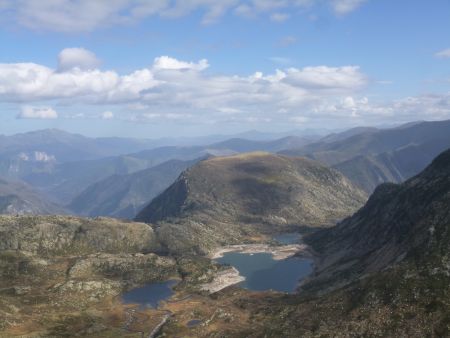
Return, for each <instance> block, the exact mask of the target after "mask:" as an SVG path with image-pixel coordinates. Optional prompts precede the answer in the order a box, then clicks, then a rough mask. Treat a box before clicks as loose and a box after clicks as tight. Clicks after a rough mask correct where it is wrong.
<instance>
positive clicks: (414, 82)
mask: <svg viewBox="0 0 450 338" xmlns="http://www.w3.org/2000/svg"><path fill="white" fill-rule="evenodd" d="M0 15H1V17H0V18H1V19H0V27H1V28H0V43H1V46H2V47H1V53H0V63H1V65H0V124H1V125H0V133H4V134H12V133H16V132H23V131H27V130H33V129H40V128H49V127H57V128H61V129H65V130H69V131H74V132H80V133H83V134H87V135H99V136H104V135H116V136H138V137H163V136H180V135H188V136H192V135H204V134H211V133H234V132H240V131H244V130H249V129H259V130H263V131H276V132H278V131H284V130H291V129H302V128H324V127H325V128H328V129H336V128H338V129H342V128H347V127H352V126H356V125H385V124H395V123H402V122H408V121H412V120H440V119H448V118H450V34H449V33H450V17H449V16H450V3H449V2H448V1H445V0H434V1H433V4H432V5H431V4H430V2H429V1H419V0H412V1H406V0H399V1H388V0H376V1H375V0H247V1H245V0H223V1H213V0H184V1H181V0H180V1H169V0H154V1H142V0H108V1H106V0H97V1H87V0H77V1H74V0H72V1H70V0H42V1H38V2H37V1H31V0H22V1H9V0H0Z"/></svg>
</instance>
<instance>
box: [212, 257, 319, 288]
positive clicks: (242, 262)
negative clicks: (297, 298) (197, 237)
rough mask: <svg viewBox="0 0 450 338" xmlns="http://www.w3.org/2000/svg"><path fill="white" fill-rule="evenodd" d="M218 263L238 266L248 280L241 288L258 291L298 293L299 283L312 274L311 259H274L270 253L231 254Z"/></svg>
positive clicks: (220, 259) (242, 283)
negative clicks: (296, 290)
mask: <svg viewBox="0 0 450 338" xmlns="http://www.w3.org/2000/svg"><path fill="white" fill-rule="evenodd" d="M217 262H219V263H221V264H228V265H232V266H234V267H235V268H236V269H237V270H239V273H240V274H241V275H242V276H244V277H245V281H243V282H241V283H239V285H240V286H242V287H244V288H246V289H250V290H254V291H265V290H275V291H282V292H294V291H295V289H296V288H297V285H298V283H299V282H300V281H301V280H302V279H304V278H305V277H306V276H308V275H309V274H310V273H311V272H312V260H310V259H303V258H295V257H291V258H287V259H283V260H274V259H273V257H272V254H270V253H255V254H248V253H240V252H228V253H225V254H224V255H223V257H221V258H218V259H217Z"/></svg>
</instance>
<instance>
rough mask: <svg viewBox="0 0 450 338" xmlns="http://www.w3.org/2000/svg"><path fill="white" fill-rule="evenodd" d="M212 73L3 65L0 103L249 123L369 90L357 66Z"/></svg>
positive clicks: (192, 68)
mask: <svg viewBox="0 0 450 338" xmlns="http://www.w3.org/2000/svg"><path fill="white" fill-rule="evenodd" d="M208 67H209V63H208V61H207V60H205V59H204V60H200V61H198V62H188V61H181V60H177V59H175V58H171V57H169V56H162V57H158V58H155V60H154V63H153V65H151V66H150V67H149V68H143V69H138V70H136V71H134V72H132V73H130V74H126V75H120V74H118V73H117V72H115V71H101V70H98V69H83V68H85V67H83V68H79V67H76V68H72V69H69V70H66V71H63V72H60V71H58V70H56V69H51V68H48V67H45V66H42V65H38V64H34V63H18V64H0V100H2V101H3V102H23V103H28V104H35V103H36V102H43V101H51V102H52V103H55V102H56V103H57V104H61V105H65V106H67V105H74V104H75V103H76V104H91V105H92V104H95V105H115V106H116V107H117V108H118V109H122V110H123V111H127V110H131V111H132V113H129V114H128V115H127V113H125V114H121V118H122V115H124V116H125V117H123V118H129V119H132V120H139V119H140V118H139V116H144V119H148V117H149V116H151V117H152V118H165V119H172V120H175V119H176V120H181V119H183V118H186V119H203V118H205V117H204V116H206V115H207V114H209V113H211V112H214V114H217V116H222V117H223V116H228V117H226V118H230V117H229V115H233V114H235V115H239V117H236V118H239V119H241V118H242V119H246V118H248V117H249V116H253V117H255V116H256V115H255V114H260V115H270V114H272V113H273V112H276V111H282V110H285V111H286V112H288V113H289V112H294V111H298V110H299V109H310V108H311V107H312V106H313V105H314V104H316V103H317V102H322V101H330V100H331V101H335V100H338V99H339V97H341V96H344V97H346V96H349V95H351V94H354V93H355V92H357V91H359V90H360V89H361V88H363V87H364V86H365V85H366V84H367V79H366V76H365V75H364V74H363V73H362V72H361V71H360V69H359V68H358V67H356V66H344V67H327V66H318V67H305V68H288V69H285V70H277V71H275V72H273V73H272V74H263V73H261V72H256V73H254V74H251V75H248V76H238V75H233V74H229V75H225V74H223V75H213V74H209V73H207V72H205V70H206V69H207V68H208ZM120 107H123V108H120ZM127 107H128V108H127ZM135 108H136V109H135ZM238 112H239V114H237V113H238ZM226 113H228V114H226ZM229 113H233V114H229ZM155 114H157V115H155ZM131 115H133V116H131ZM127 116H128V117H127ZM136 116H137V117H136ZM87 117H88V116H86V118H87ZM102 117H103V118H108V117H111V115H110V114H109V113H107V114H106V113H104V115H102ZM260 117H261V116H260ZM236 118H235V119H236ZM261 118H263V117H261ZM264 118H267V116H264Z"/></svg>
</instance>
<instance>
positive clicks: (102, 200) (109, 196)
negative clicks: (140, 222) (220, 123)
mask: <svg viewBox="0 0 450 338" xmlns="http://www.w3.org/2000/svg"><path fill="white" fill-rule="evenodd" d="M196 162H197V160H192V161H180V160H169V161H167V162H164V163H162V164H159V165H157V166H155V167H152V168H148V169H145V170H141V171H138V172H135V173H133V174H127V175H112V176H109V177H107V178H105V179H103V180H101V181H99V182H97V183H94V184H92V185H90V186H89V187H88V188H86V189H85V190H84V191H83V192H82V193H81V194H79V195H78V196H77V197H75V198H74V199H73V201H72V203H70V205H69V206H68V208H69V209H70V210H72V211H73V212H75V213H76V214H78V215H84V216H91V217H95V216H105V215H109V216H112V217H117V218H128V219H132V218H134V217H135V216H136V214H137V213H138V212H139V211H140V210H141V209H142V208H143V207H144V206H145V205H146V204H148V203H149V202H150V201H151V200H152V199H153V198H154V197H156V196H157V195H158V194H159V193H161V192H162V191H163V190H165V189H166V188H167V187H168V186H169V185H171V184H172V183H173V182H174V181H175V180H176V178H177V177H178V176H179V175H180V174H181V172H182V171H183V170H185V169H187V168H188V167H190V166H191V165H193V164H194V163H196Z"/></svg>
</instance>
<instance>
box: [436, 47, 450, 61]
mask: <svg viewBox="0 0 450 338" xmlns="http://www.w3.org/2000/svg"><path fill="white" fill-rule="evenodd" d="M435 56H436V57H437V58H440V59H449V58H450V48H447V49H444V50H441V51H440V52H437V53H436V54H435Z"/></svg>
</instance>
